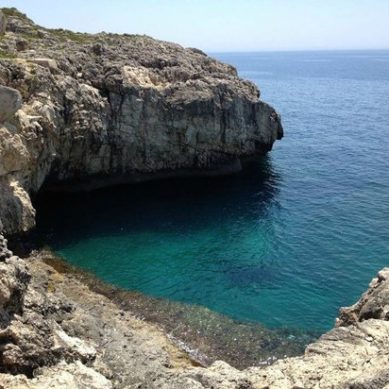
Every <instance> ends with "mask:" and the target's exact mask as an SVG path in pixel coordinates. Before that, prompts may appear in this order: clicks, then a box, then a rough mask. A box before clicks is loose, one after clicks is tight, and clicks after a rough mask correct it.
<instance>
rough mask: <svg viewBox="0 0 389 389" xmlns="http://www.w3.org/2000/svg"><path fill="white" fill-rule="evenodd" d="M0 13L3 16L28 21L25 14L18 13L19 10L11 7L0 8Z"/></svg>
mask: <svg viewBox="0 0 389 389" xmlns="http://www.w3.org/2000/svg"><path fill="white" fill-rule="evenodd" d="M0 10H1V11H3V14H4V15H5V16H8V17H18V18H20V19H26V20H30V19H29V18H28V17H27V15H26V14H24V13H22V12H20V11H19V10H17V9H16V8H15V7H12V8H6V7H4V8H0Z"/></svg>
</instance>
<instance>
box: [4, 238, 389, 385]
mask: <svg viewBox="0 0 389 389" xmlns="http://www.w3.org/2000/svg"><path fill="white" fill-rule="evenodd" d="M0 258H1V262H0V273H1V278H0V280H1V282H0V328H1V330H0V387H3V388H48V387H51V388H63V387H67V388H169V389H170V388H177V389H181V388H188V389H191V388H193V389H194V388H196V389H197V388H199V389H200V388H213V389H216V388H217V389H225V388H234V389H243V388H384V387H386V386H385V385H389V321H388V315H387V312H388V306H389V298H388V296H389V293H388V292H389V269H384V270H382V271H381V272H379V273H378V276H377V278H375V279H374V280H373V281H372V282H371V284H370V286H369V289H368V291H367V292H366V293H365V294H364V295H363V296H362V298H361V299H360V300H359V302H358V303H357V304H355V305H354V306H352V307H350V308H344V309H342V310H341V315H340V317H339V319H338V326H337V327H336V328H334V329H333V330H332V331H330V332H328V333H327V334H324V335H323V336H322V337H321V338H320V339H319V340H318V341H317V342H315V343H313V344H311V345H310V346H308V347H307V349H306V351H305V355H304V356H302V357H294V358H286V359H284V360H280V361H277V362H275V363H274V364H273V365H271V366H267V367H263V368H261V367H252V368H249V369H245V370H243V371H240V370H237V369H234V368H233V367H231V366H230V365H228V364H227V363H225V362H215V363H213V364H212V365H211V366H210V367H207V368H204V367H199V366H196V363H194V362H193V361H192V360H191V359H190V358H189V357H188V355H187V354H186V353H185V352H183V351H181V350H180V349H179V348H178V347H177V346H176V345H175V344H174V343H172V341H171V340H169V339H168V338H167V337H166V335H165V334H164V333H163V332H162V331H161V330H160V329H159V328H158V327H156V326H155V325H151V324H148V323H146V322H144V321H142V320H139V319H137V318H136V317H134V315H133V314H131V312H129V311H126V310H124V309H123V306H125V304H123V305H121V304H119V305H118V304H117V303H114V302H113V301H111V300H110V299H109V298H107V297H104V296H102V295H100V294H98V293H95V292H93V291H91V289H90V288H89V287H87V286H86V285H85V284H83V283H82V282H80V280H79V279H78V278H77V277H75V276H74V275H72V274H67V273H62V272H61V273H60V272H58V271H57V270H55V269H54V268H53V267H51V266H49V265H48V264H46V263H45V262H44V261H43V260H42V258H44V255H43V254H39V253H37V254H35V255H34V257H33V258H31V259H30V260H21V259H19V258H18V257H16V256H13V255H12V253H11V252H10V251H9V250H8V249H7V248H6V241H5V240H4V239H3V238H2V237H1V238H0ZM366 312H374V317H370V316H371V315H370V313H369V314H368V315H367V316H368V317H367V316H366V314H365V313H366ZM378 312H379V313H378ZM385 312H386V313H385Z"/></svg>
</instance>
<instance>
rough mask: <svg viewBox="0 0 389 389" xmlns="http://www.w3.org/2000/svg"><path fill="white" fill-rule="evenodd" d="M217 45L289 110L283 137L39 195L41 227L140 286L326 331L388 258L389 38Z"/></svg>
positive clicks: (249, 316) (78, 256) (64, 252)
mask: <svg viewBox="0 0 389 389" xmlns="http://www.w3.org/2000/svg"><path fill="white" fill-rule="evenodd" d="M215 56H216V57H218V58H219V59H221V60H223V61H225V62H228V63H230V64H233V65H235V66H236V67H237V68H238V70H239V73H240V75H241V76H242V77H244V78H249V79H251V80H252V81H254V82H255V83H257V84H258V85H259V87H260V89H261V92H262V98H263V99H264V100H265V101H267V102H269V103H271V104H273V105H274V106H275V107H276V108H277V109H278V111H280V113H281V114H282V118H283V124H284V128H285V134H286V136H285V138H284V139H283V140H282V141H281V142H277V144H276V145H275V147H274V150H273V151H272V152H271V153H270V154H269V155H268V156H267V157H265V158H263V159H262V161H260V162H258V163H257V164H255V165H253V166H252V167H251V168H250V169H248V170H247V171H246V172H244V173H243V174H241V175H238V176H233V177H229V178H217V179H212V180H211V179H185V180H175V181H172V180H169V181H164V182H153V183H146V184H142V185H139V186H120V187H116V188H110V189H107V190H100V191H97V192H94V193H90V194H86V193H83V194H77V195H75V194H72V195H70V194H68V195H61V197H60V200H61V201H60V203H59V202H58V199H59V197H58V195H56V200H55V201H54V200H53V198H50V197H44V198H41V199H40V200H39V201H38V209H39V213H38V215H39V219H38V232H39V234H40V237H41V240H42V241H43V242H44V243H46V244H49V245H50V246H51V247H52V248H53V249H54V250H55V251H56V252H57V253H58V254H60V255H61V256H63V257H64V258H66V260H67V261H69V262H70V263H72V264H75V265H77V266H80V267H82V268H85V269H88V270H91V271H93V272H94V273H95V274H96V275H97V276H99V277H101V278H102V279H103V280H105V281H107V282H110V283H113V284H115V285H118V286H121V287H124V288H127V289H130V290H138V291H141V292H143V293H145V294H148V295H151V296H157V297H166V298H168V299H171V300H174V301H180V302H185V303H190V304H199V305H202V306H205V307H208V308H210V309H212V310H214V311H216V312H220V313H223V314H225V315H228V316H230V317H232V318H234V319H238V320H242V321H253V322H259V323H262V324H264V325H266V326H268V327H274V328H279V327H286V328H290V329H300V330H317V331H322V332H324V331H325V330H327V329H329V328H330V327H331V326H332V325H333V323H334V318H335V317H336V315H337V311H338V308H339V307H340V306H342V305H350V304H352V303H353V302H354V301H355V300H356V299H357V298H358V297H359V295H360V294H361V293H362V292H363V291H364V290H365V289H366V287H367V285H368V283H369V281H370V279H371V278H372V277H373V276H374V275H375V273H376V272H377V271H378V270H379V269H380V268H382V267H383V266H385V265H388V264H389V196H388V193H389V159H388V152H389V140H388V135H389V105H388V100H389V66H388V61H389V52H388V51H381V52H378V51H370V52H369V51H366V52H310V53H308V52H305V53H304V52H301V53H260V54H258V53H245V54H218V55H215ZM59 204H60V206H59Z"/></svg>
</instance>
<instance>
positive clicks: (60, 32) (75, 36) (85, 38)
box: [47, 28, 93, 43]
mask: <svg viewBox="0 0 389 389" xmlns="http://www.w3.org/2000/svg"><path fill="white" fill-rule="evenodd" d="M47 31H48V32H50V33H51V34H53V35H54V36H56V37H57V38H59V39H60V40H62V41H67V40H70V41H73V42H76V43H88V42H90V41H91V40H92V39H93V37H92V36H91V35H89V34H87V33H82V32H73V31H70V30H64V29H62V28H59V29H47Z"/></svg>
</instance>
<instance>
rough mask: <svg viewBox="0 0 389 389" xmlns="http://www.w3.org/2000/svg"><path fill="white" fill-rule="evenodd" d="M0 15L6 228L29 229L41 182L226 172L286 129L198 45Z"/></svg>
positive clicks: (9, 11) (10, 12) (77, 184)
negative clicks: (33, 197) (185, 45)
mask: <svg viewBox="0 0 389 389" xmlns="http://www.w3.org/2000/svg"><path fill="white" fill-rule="evenodd" d="M4 15H5V16H4ZM0 23H1V27H0V34H1V35H0V196H1V198H2V201H1V203H0V220H1V222H2V224H3V231H4V232H5V233H6V234H14V233H20V232H23V231H27V230H29V229H31V228H32V227H33V226H34V220H35V218H34V217H35V210H34V208H33V206H32V205H31V201H30V196H31V195H34V193H36V192H38V191H39V189H40V188H41V187H42V185H43V184H44V183H46V184H47V185H51V186H52V187H53V186H54V187H55V186H57V187H58V185H60V183H65V185H62V187H61V190H65V189H66V190H68V189H90V188H95V187H98V186H104V185H111V184H115V183H121V182H129V181H138V180H143V179H151V178H159V177H165V176H171V175H184V174H185V175H189V174H225V173H230V172H233V171H238V170H240V169H241V168H242V166H241V162H242V159H244V158H245V157H250V156H253V155H259V154H263V153H265V152H267V151H269V150H270V149H271V147H272V145H273V143H274V142H275V140H276V139H280V138H281V137H282V135H283V130H282V126H281V122H280V118H279V116H278V114H277V113H276V112H275V110H274V109H273V108H272V107H270V106H269V105H268V104H266V103H264V102H263V101H261V100H260V98H259V91H258V89H257V88H256V86H255V85H254V84H252V83H251V82H249V81H244V80H242V79H240V78H239V77H238V75H237V71H236V69H235V68H233V67H232V66H230V65H225V64H223V63H220V62H218V61H216V60H214V59H212V58H210V57H208V56H207V55H206V54H204V53H203V52H201V51H200V50H197V49H184V48H183V47H181V46H179V45H177V44H173V43H168V42H162V41H158V40H155V39H152V38H150V37H147V36H140V35H126V34H125V35H118V34H107V33H100V34H95V35H90V34H82V33H74V32H72V31H67V30H61V29H58V30H50V29H46V28H43V27H41V26H38V25H36V24H34V23H33V22H32V21H31V20H30V19H28V18H27V16H25V15H23V14H22V13H20V12H19V11H17V10H16V9H14V8H3V12H2V13H1V11H0ZM1 31H2V32H1ZM1 222H0V223H1ZM0 225H1V224H0ZM0 230H1V227H0Z"/></svg>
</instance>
